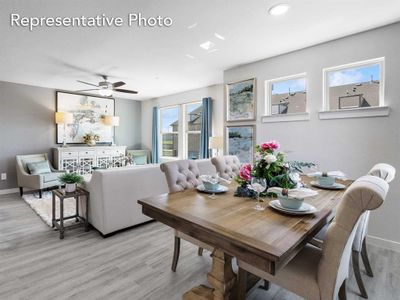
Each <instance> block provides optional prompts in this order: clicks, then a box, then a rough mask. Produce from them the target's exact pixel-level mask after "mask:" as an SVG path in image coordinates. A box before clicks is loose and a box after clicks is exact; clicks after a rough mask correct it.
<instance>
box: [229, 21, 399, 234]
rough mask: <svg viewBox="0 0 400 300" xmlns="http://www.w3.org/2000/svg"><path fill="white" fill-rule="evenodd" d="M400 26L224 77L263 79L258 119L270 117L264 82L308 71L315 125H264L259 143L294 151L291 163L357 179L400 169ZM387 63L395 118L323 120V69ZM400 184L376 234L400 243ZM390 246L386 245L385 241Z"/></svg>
mask: <svg viewBox="0 0 400 300" xmlns="http://www.w3.org/2000/svg"><path fill="white" fill-rule="evenodd" d="M399 37H400V23H396V24H393V25H390V26H386V27H382V28H378V29H375V30H372V31H368V32H364V33H360V34H357V35H353V36H349V37H346V38H343V39H339V40H335V41H332V42H328V43H324V44H321V45H317V46H314V47H310V48H306V49H303V50H300V51H296V52H292V53H289V54H285V55H281V56H277V57H274V58H270V59H266V60H262V61H258V62H255V63H251V64H247V65H243V66H240V67H237V68H234V69H231V70H227V71H225V72H224V81H225V83H227V82H232V81H236V80H239V79H245V78H250V77H256V78H257V102H258V105H257V111H258V120H260V117H261V115H262V113H263V112H264V99H265V98H264V96H265V95H264V81H265V80H268V79H273V78H278V77H281V76H287V75H292V74H297V73H302V72H307V77H308V95H307V96H308V101H309V107H310V113H311V120H310V121H301V122H283V123H261V122H260V121H257V143H260V142H263V141H266V140H269V139H276V140H279V141H280V142H281V145H282V146H283V149H286V150H290V151H293V152H292V153H291V154H290V155H289V158H290V159H299V160H305V161H314V162H317V163H318V164H319V165H320V167H321V169H322V170H342V171H344V172H346V173H347V174H348V175H349V176H350V177H351V178H357V177H358V176H361V175H363V174H365V173H366V172H367V171H368V170H369V169H370V168H371V167H372V165H373V164H375V163H377V162H387V163H390V164H392V165H393V166H395V167H396V169H397V170H400V161H399V149H400V113H399V111H400V84H399V83H400V82H399V78H400V71H399V70H400V39H399ZM382 56H384V57H385V58H386V81H385V102H386V105H388V106H390V108H391V113H390V116H389V117H375V118H359V119H339V120H319V118H318V113H317V111H319V110H321V108H322V68H324V67H331V66H336V65H342V64H346V63H351V62H357V61H361V60H366V59H371V58H377V57H382ZM398 177H399V176H398ZM399 193H400V180H399V179H398V178H396V179H395V181H394V182H393V183H392V184H391V187H390V192H389V195H388V198H387V201H386V202H385V204H384V206H383V207H382V208H380V209H379V210H377V211H376V212H374V213H373V214H372V217H371V222H370V234H371V235H372V236H376V237H379V238H381V239H387V240H391V241H397V242H400V230H399V228H400V222H399V220H400V219H399V212H400V201H399V199H398V198H399ZM383 242H385V241H383Z"/></svg>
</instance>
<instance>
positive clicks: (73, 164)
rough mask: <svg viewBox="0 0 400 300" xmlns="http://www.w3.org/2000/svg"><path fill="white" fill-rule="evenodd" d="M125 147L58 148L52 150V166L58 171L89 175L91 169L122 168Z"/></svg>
mask: <svg viewBox="0 0 400 300" xmlns="http://www.w3.org/2000/svg"><path fill="white" fill-rule="evenodd" d="M125 153H126V146H94V147H87V146H81V147H79V146H78V147H58V148H53V157H54V164H55V167H56V168H57V169H58V170H68V171H70V172H78V173H79V174H81V175H84V174H91V173H92V171H93V167H98V168H109V167H122V166H124V159H123V157H124V156H125Z"/></svg>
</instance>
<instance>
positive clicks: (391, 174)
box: [311, 163, 396, 299]
mask: <svg viewBox="0 0 400 300" xmlns="http://www.w3.org/2000/svg"><path fill="white" fill-rule="evenodd" d="M368 175H372V176H376V177H379V178H382V179H383V180H385V181H386V182H387V183H390V182H392V180H393V179H394V178H395V175H396V169H395V168H394V167H393V166H391V165H389V164H385V163H379V164H376V165H374V166H373V167H372V168H371V170H370V171H369V172H368ZM369 216H370V211H366V212H365V213H364V214H363V215H362V216H361V218H360V224H359V226H358V228H357V231H356V235H355V238H354V243H353V250H352V259H351V261H352V265H353V270H354V276H355V278H356V282H357V285H358V288H359V290H360V294H361V296H362V297H363V298H366V299H367V298H368V293H367V290H366V289H365V286H364V282H363V280H362V277H361V271H360V263H359V262H360V255H361V259H362V261H363V263H364V267H365V271H366V274H367V275H368V276H369V277H373V276H374V275H373V272H372V268H371V264H370V262H369V258H368V252H367V243H366V237H367V233H368V223H369ZM327 228H328V226H325V227H324V228H323V229H322V230H321V231H320V232H318V234H317V235H316V236H315V237H314V239H313V240H312V241H311V243H312V244H313V245H314V246H317V247H321V246H322V244H323V242H324V239H325V235H326V231H327Z"/></svg>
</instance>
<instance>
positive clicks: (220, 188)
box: [197, 184, 228, 194]
mask: <svg viewBox="0 0 400 300" xmlns="http://www.w3.org/2000/svg"><path fill="white" fill-rule="evenodd" d="M197 190H198V191H199V192H203V193H209V194H214V193H215V194H220V193H225V192H227V191H228V187H226V186H224V185H219V186H218V189H216V190H207V189H206V188H205V187H204V185H203V184H200V185H198V186H197Z"/></svg>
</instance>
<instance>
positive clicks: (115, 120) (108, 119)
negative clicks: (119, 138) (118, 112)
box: [103, 116, 119, 126]
mask: <svg viewBox="0 0 400 300" xmlns="http://www.w3.org/2000/svg"><path fill="white" fill-rule="evenodd" d="M103 122H104V124H105V125H107V126H119V117H117V116H104V117H103Z"/></svg>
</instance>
